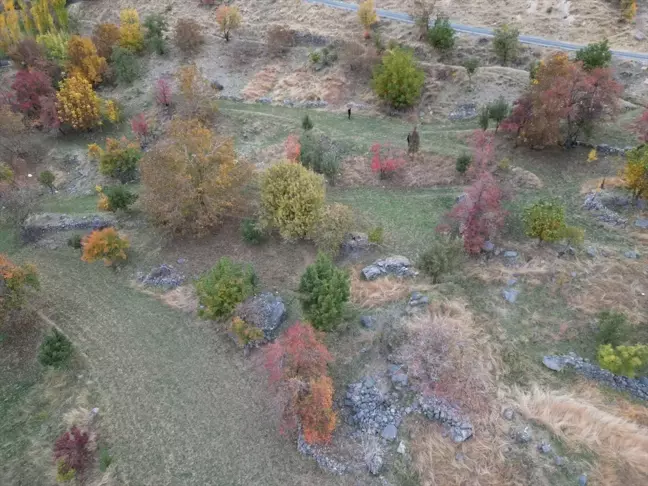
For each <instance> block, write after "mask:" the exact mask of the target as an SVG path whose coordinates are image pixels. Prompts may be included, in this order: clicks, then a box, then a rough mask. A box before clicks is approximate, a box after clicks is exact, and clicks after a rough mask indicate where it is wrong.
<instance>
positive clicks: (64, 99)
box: [56, 74, 101, 130]
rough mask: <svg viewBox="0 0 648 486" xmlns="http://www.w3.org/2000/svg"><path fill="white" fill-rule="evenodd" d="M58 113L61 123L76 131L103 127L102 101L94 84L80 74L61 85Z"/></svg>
mask: <svg viewBox="0 0 648 486" xmlns="http://www.w3.org/2000/svg"><path fill="white" fill-rule="evenodd" d="M56 111H57V113H58V117H59V119H60V120H61V122H63V123H67V124H69V125H70V126H71V127H72V128H74V129H75V130H90V129H91V128H94V127H96V126H98V125H101V100H100V98H99V96H98V95H97V93H95V91H94V90H93V89H92V84H90V82H89V81H88V80H87V79H85V78H84V77H83V76H81V75H79V74H73V75H72V76H70V77H69V78H67V79H64V80H63V81H61V83H60V84H59V91H58V93H56Z"/></svg>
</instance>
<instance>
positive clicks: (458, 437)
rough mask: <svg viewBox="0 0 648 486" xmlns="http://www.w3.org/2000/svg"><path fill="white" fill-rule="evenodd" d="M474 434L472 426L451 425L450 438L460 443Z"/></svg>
mask: <svg viewBox="0 0 648 486" xmlns="http://www.w3.org/2000/svg"><path fill="white" fill-rule="evenodd" d="M472 435H473V428H472V426H470V427H450V438H451V439H452V440H453V442H456V443H459V442H464V441H466V440H468V439H470V438H471V437H472Z"/></svg>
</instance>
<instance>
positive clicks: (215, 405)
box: [24, 250, 348, 486]
mask: <svg viewBox="0 0 648 486" xmlns="http://www.w3.org/2000/svg"><path fill="white" fill-rule="evenodd" d="M24 256H26V257H28V258H29V259H30V260H31V261H33V262H34V263H35V264H36V265H37V266H38V267H39V269H40V272H41V278H42V287H43V294H44V296H43V297H44V298H45V305H44V307H43V309H44V312H45V314H46V315H47V316H48V317H50V318H51V319H52V320H54V321H55V322H56V323H57V324H58V325H59V326H60V327H61V328H62V329H63V330H64V331H65V332H66V333H67V334H68V335H69V336H70V337H71V338H72V340H73V341H74V342H75V343H76V344H77V346H78V347H79V348H80V349H79V350H80V351H82V352H84V353H85V354H86V355H87V357H88V360H89V363H90V366H91V369H92V374H93V376H94V377H95V378H96V380H97V381H98V385H99V388H100V389H101V394H102V396H104V397H105V399H106V400H105V402H106V403H108V404H109V406H108V409H107V410H104V411H103V417H104V422H103V423H104V424H105V427H106V432H105V433H106V435H107V437H109V438H110V441H111V443H112V444H113V445H114V446H113V449H112V453H113V456H114V457H115V461H116V466H117V468H118V469H119V470H120V472H121V474H122V475H123V477H125V478H126V482H127V484H133V485H155V486H162V485H180V484H182V485H208V484H209V485H228V486H229V485H232V486H233V485H301V484H321V485H329V484H330V485H333V484H346V483H345V482H344V481H345V480H343V479H340V478H334V477H331V476H326V475H324V474H323V473H322V472H320V471H319V470H318V469H317V467H316V466H315V464H314V462H311V461H310V460H307V459H304V458H303V457H301V456H300V455H299V454H298V452H297V451H296V448H295V445H294V444H293V443H292V442H291V441H289V440H288V439H285V438H282V437H280V436H279V435H278V430H277V422H276V415H275V413H274V411H273V410H272V406H271V405H270V404H271V397H270V395H269V393H268V391H267V386H266V382H265V376H264V374H263V373H262V372H261V371H260V370H259V369H256V368H255V367H254V365H253V362H254V360H250V359H244V358H243V357H242V356H241V354H240V353H238V352H236V351H235V350H234V349H233V347H232V346H231V343H229V342H226V340H225V339H226V338H224V337H223V336H222V335H217V334H216V333H215V332H214V331H213V330H212V329H210V325H209V324H208V323H205V322H196V321H194V320H193V319H191V318H190V317H188V316H186V315H184V314H181V313H179V312H176V311H174V310H173V309H170V308H167V307H166V306H164V305H163V304H161V303H160V302H159V301H157V300H156V299H155V298H153V297H149V296H147V295H144V294H142V293H140V292H138V291H136V290H134V289H132V288H130V287H129V286H128V284H127V283H126V282H125V279H124V278H123V276H122V275H120V274H119V273H113V272H111V271H110V270H109V269H106V268H102V266H101V264H98V265H88V264H85V263H83V262H81V261H80V260H79V258H78V254H77V253H76V252H72V251H71V250H62V251H57V252H51V251H50V252H45V251H42V250H31V251H29V255H24ZM347 480H348V479H347Z"/></svg>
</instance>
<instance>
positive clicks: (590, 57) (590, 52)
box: [576, 39, 612, 71]
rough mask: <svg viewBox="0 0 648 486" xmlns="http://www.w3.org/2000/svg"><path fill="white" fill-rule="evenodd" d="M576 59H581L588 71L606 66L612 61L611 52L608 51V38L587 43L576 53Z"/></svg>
mask: <svg viewBox="0 0 648 486" xmlns="http://www.w3.org/2000/svg"><path fill="white" fill-rule="evenodd" d="M576 60H577V61H581V62H582V63H583V67H584V68H585V69H587V70H588V71H591V70H592V69H596V68H606V67H608V66H609V65H610V62H612V52H610V44H609V42H608V40H607V39H605V40H602V41H601V42H594V43H591V44H587V46H585V47H583V48H582V49H581V50H579V51H578V52H577V53H576Z"/></svg>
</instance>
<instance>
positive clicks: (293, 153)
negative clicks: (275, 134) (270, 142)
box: [284, 133, 301, 162]
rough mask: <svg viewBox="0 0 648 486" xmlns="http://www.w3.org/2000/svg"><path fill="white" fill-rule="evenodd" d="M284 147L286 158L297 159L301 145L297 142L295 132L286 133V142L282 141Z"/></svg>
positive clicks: (295, 160)
mask: <svg viewBox="0 0 648 486" xmlns="http://www.w3.org/2000/svg"><path fill="white" fill-rule="evenodd" d="M284 147H285V149H286V159H288V160H290V161H291V162H298V161H299V154H300V153H301V145H300V143H299V137H298V136H297V135H295V134H292V133H291V134H290V135H288V138H287V139H286V142H285V143H284Z"/></svg>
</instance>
